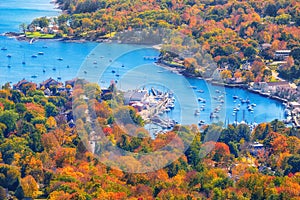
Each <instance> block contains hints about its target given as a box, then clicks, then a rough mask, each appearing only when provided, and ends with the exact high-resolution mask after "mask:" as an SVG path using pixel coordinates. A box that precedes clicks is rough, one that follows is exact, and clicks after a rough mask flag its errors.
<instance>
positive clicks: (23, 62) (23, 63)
mask: <svg viewBox="0 0 300 200" xmlns="http://www.w3.org/2000/svg"><path fill="white" fill-rule="evenodd" d="M25 64H26V62H25V53H24V55H23V61H22V65H25Z"/></svg>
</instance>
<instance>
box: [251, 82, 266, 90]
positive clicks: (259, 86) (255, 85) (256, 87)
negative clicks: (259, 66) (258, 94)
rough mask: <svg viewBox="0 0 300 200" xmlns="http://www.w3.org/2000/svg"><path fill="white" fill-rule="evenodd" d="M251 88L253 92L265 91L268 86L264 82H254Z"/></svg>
mask: <svg viewBox="0 0 300 200" xmlns="http://www.w3.org/2000/svg"><path fill="white" fill-rule="evenodd" d="M252 88H253V89H254V90H261V91H267V90H268V84H267V83H266V82H254V83H253V86H252Z"/></svg>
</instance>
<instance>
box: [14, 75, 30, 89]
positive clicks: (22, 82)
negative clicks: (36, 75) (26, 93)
mask: <svg viewBox="0 0 300 200" xmlns="http://www.w3.org/2000/svg"><path fill="white" fill-rule="evenodd" d="M27 83H30V82H29V81H27V80H26V79H24V78H23V79H22V80H20V81H19V82H18V83H17V84H14V85H13V89H14V90H20V89H21V88H22V86H23V85H25V84H27Z"/></svg>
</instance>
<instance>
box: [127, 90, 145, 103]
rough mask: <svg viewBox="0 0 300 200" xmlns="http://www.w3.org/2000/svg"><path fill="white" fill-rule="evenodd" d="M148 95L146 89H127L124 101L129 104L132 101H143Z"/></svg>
mask: <svg viewBox="0 0 300 200" xmlns="http://www.w3.org/2000/svg"><path fill="white" fill-rule="evenodd" d="M147 97H148V92H147V91H146V90H133V91H127V92H126V93H125V94H124V103H125V105H129V104H130V103H132V102H144V101H145V100H146V98H147Z"/></svg>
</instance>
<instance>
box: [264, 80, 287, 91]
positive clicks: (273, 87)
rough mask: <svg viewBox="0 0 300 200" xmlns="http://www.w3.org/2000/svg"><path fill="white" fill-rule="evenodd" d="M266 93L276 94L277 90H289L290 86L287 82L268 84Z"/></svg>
mask: <svg viewBox="0 0 300 200" xmlns="http://www.w3.org/2000/svg"><path fill="white" fill-rule="evenodd" d="M267 84H268V91H270V92H276V90H277V89H278V88H285V89H286V88H290V84H289V83H288V82H287V81H278V82H268V83H267Z"/></svg>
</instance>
